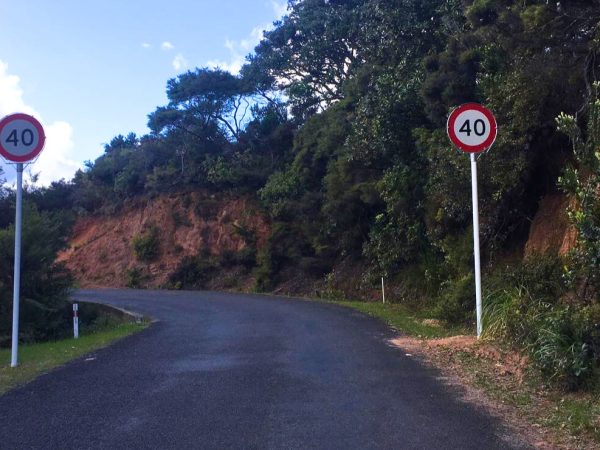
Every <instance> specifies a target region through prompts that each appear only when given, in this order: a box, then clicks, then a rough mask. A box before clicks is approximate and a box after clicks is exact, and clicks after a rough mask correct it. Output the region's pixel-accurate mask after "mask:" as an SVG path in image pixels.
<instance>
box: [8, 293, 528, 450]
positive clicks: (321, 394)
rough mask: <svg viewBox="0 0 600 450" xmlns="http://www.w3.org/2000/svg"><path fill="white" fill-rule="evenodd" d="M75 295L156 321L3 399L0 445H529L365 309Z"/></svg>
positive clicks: (255, 300) (199, 296) (247, 298)
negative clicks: (397, 344)
mask: <svg viewBox="0 0 600 450" xmlns="http://www.w3.org/2000/svg"><path fill="white" fill-rule="evenodd" d="M75 297H76V298H78V299H80V300H84V301H85V300H88V301H98V302H103V303H108V304H112V305H118V306H120V307H123V308H126V309H129V310H132V311H137V312H141V313H144V314H148V315H151V316H153V317H155V318H156V319H158V322H157V323H154V324H153V325H152V326H151V327H150V328H149V329H147V330H145V331H143V332H141V333H139V334H137V335H135V336H132V337H130V338H127V339H125V340H123V341H120V342H118V343H117V344H115V345H113V346H111V347H109V348H106V349H104V350H100V351H98V352H96V353H95V354H94V356H95V359H93V360H86V358H82V359H79V360H77V361H74V362H72V363H70V364H68V365H66V366H64V367H62V368H59V369H57V370H55V371H53V372H51V373H50V374H48V375H44V376H42V377H40V378H38V379H37V380H35V381H34V382H32V383H30V384H27V385H26V386H24V387H22V388H20V389H16V390H14V391H11V392H9V393H7V394H5V395H4V396H2V397H0V448H3V449H4V448H5V449H29V448H35V449H38V448H39V449H88V448H89V449H136V448H140V449H154V448H156V449H181V448H190V449H242V448H243V449H309V448H322V449H371V448H373V449H375V448H381V449H478V450H480V449H488V450H489V449H495V448H498V449H500V448H502V449H506V448H517V447H520V446H519V445H518V444H517V443H515V442H508V441H504V440H502V438H501V437H500V436H502V434H503V431H502V429H501V428H500V426H499V424H498V423H497V422H496V421H494V420H493V419H492V418H490V417H489V416H487V415H486V414H485V413H483V412H481V411H477V410H475V409H474V408H473V407H471V406H468V405H466V404H464V403H462V402H460V401H459V400H457V396H456V394H455V393H452V392H451V391H449V390H448V388H446V387H445V386H443V384H442V383H441V382H440V381H438V380H437V379H436V373H435V372H434V371H432V370H431V369H427V368H425V367H423V366H422V365H420V364H419V363H418V362H417V361H415V360H413V359H412V358H410V357H408V356H406V355H405V353H404V352H402V351H401V350H400V349H397V348H393V347H391V346H389V345H387V340H388V339H389V338H391V337H393V332H392V331H391V330H390V329H389V328H388V327H386V326H385V325H383V324H382V323H380V322H379V321H377V320H374V319H371V318H369V317H367V316H364V315H362V314H360V313H356V312H353V311H351V310H348V309H345V308H342V307H338V306H335V305H328V304H321V303H316V302H307V301H302V300H294V299H285V298H276V297H267V296H260V295H242V294H226V293H215V292H167V291H135V290H88V291H78V292H77V293H76V295H75Z"/></svg>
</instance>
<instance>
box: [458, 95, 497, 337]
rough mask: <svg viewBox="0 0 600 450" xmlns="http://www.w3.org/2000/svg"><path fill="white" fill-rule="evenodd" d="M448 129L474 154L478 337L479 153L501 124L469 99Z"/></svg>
mask: <svg viewBox="0 0 600 450" xmlns="http://www.w3.org/2000/svg"><path fill="white" fill-rule="evenodd" d="M447 131H448V136H449V137H450V140H451V141H452V142H453V143H454V145H456V146H457V147H458V148H459V149H460V150H462V151H463V152H465V153H470V155H471V194H472V199H473V256H474V266H475V306H476V312H477V338H480V337H481V333H482V331H483V324H482V309H483V308H482V301H481V254H480V248H479V198H478V197H479V196H478V193H477V160H476V159H475V154H476V153H481V152H484V151H486V150H488V149H489V148H490V147H491V146H492V145H493V143H494V141H495V140H496V135H497V133H498V126H497V124H496V119H495V118H494V115H493V114H492V112H491V111H490V110H489V109H487V108H485V107H484V106H482V105H479V104H477V103H467V104H464V105H461V106H459V107H458V108H456V109H455V110H454V111H452V113H451V114H450V116H449V117H448V124H447Z"/></svg>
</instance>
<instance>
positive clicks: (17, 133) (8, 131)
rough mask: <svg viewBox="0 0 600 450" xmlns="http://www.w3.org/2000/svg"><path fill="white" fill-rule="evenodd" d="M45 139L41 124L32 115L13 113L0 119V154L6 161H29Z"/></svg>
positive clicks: (42, 145)
mask: <svg viewBox="0 0 600 450" xmlns="http://www.w3.org/2000/svg"><path fill="white" fill-rule="evenodd" d="M45 140H46V137H45V136H44V129H43V128H42V125H41V124H40V123H39V122H38V121H37V120H36V119H35V118H34V117H32V116H28V115H26V114H13V115H10V116H7V117H5V118H4V119H2V121H0V155H2V156H3V157H4V158H5V159H7V160H8V161H12V162H28V161H31V160H32V159H34V158H35V157H36V156H37V155H38V154H39V153H40V152H41V151H42V148H43V147H44V142H45Z"/></svg>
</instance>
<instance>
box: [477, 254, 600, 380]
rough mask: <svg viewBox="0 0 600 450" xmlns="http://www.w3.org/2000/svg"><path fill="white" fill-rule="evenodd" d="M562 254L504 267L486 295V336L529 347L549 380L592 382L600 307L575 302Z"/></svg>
mask: <svg viewBox="0 0 600 450" xmlns="http://www.w3.org/2000/svg"><path fill="white" fill-rule="evenodd" d="M562 270H563V266H562V262H561V260H560V259H558V258H553V257H543V258H533V259H529V260H526V261H525V262H524V263H523V264H521V265H519V266H517V267H513V268H511V269H507V270H503V271H500V272H499V273H497V274H495V275H494V276H493V277H492V280H491V281H490V282H489V283H488V286H487V288H488V289H487V293H486V295H485V299H484V337H493V338H500V339H502V340H504V341H505V342H508V343H510V344H512V345H514V346H516V347H517V348H521V349H525V350H526V351H528V353H529V354H530V356H531V358H532V360H533V362H534V363H535V365H536V366H537V367H538V368H539V369H540V370H541V372H542V373H543V375H544V376H545V377H546V379H548V380H550V381H552V382H555V383H556V384H559V385H561V386H563V387H565V388H568V389H578V388H582V387H587V386H590V385H591V384H593V382H594V380H595V378H596V375H597V370H598V367H599V363H600V352H599V350H600V308H599V307H598V306H597V305H590V306H584V305H580V306H575V305H574V304H572V303H571V301H570V300H568V299H567V298H566V297H565V296H566V294H567V284H566V280H565V277H564V276H563V273H562Z"/></svg>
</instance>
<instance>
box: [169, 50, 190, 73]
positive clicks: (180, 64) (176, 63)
mask: <svg viewBox="0 0 600 450" xmlns="http://www.w3.org/2000/svg"><path fill="white" fill-rule="evenodd" d="M172 64H173V69H175V70H185V69H187V67H188V61H187V59H185V58H184V57H183V55H182V54H181V53H178V54H177V56H175V58H174V59H173V63H172Z"/></svg>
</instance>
